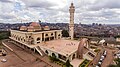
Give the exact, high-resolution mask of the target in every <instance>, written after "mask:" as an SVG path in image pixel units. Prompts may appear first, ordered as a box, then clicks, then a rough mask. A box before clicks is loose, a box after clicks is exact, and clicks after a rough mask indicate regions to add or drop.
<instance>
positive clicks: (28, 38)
mask: <svg viewBox="0 0 120 67" xmlns="http://www.w3.org/2000/svg"><path fill="white" fill-rule="evenodd" d="M69 12H70V23H69V35H70V39H65V38H63V37H62V33H61V32H62V30H57V29H56V30H55V29H54V30H53V29H50V27H49V26H44V27H42V26H41V25H40V24H39V23H37V22H31V23H30V25H29V26H21V27H20V28H19V30H10V32H11V36H10V37H9V38H10V39H11V40H12V41H13V42H15V43H18V44H19V46H22V47H24V48H25V49H29V50H31V51H34V52H38V53H39V55H40V56H44V55H48V56H56V58H58V59H59V60H61V61H63V62H66V61H67V60H68V59H69V60H70V61H72V60H74V59H75V58H77V59H89V60H92V59H93V58H94V57H95V56H96V53H95V52H93V51H92V50H90V48H89V43H88V40H87V39H86V38H83V39H81V40H80V41H77V40H74V37H73V35H74V12H75V7H74V5H73V3H71V6H70V9H69Z"/></svg>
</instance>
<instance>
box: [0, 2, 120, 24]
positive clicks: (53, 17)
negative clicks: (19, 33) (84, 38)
mask: <svg viewBox="0 0 120 67" xmlns="http://www.w3.org/2000/svg"><path fill="white" fill-rule="evenodd" d="M71 2H73V3H74V6H75V8H76V11H75V23H79V22H81V23H83V24H91V23H102V24H120V0H74V1H73V0H0V23H16V22H21V21H22V22H31V21H38V20H41V21H42V22H51V23H55V22H57V23H69V6H70V3H71Z"/></svg>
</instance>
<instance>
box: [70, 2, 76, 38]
mask: <svg viewBox="0 0 120 67" xmlns="http://www.w3.org/2000/svg"><path fill="white" fill-rule="evenodd" d="M69 12H70V23H69V36H70V37H71V39H73V38H74V12H75V7H74V6H73V3H71V6H70V9H69Z"/></svg>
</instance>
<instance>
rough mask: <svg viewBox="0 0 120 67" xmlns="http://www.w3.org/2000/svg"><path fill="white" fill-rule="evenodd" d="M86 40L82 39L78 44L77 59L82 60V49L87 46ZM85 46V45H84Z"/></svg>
mask: <svg viewBox="0 0 120 67" xmlns="http://www.w3.org/2000/svg"><path fill="white" fill-rule="evenodd" d="M86 43H88V39H87V38H83V39H82V40H81V41H80V43H79V46H78V50H77V57H78V58H79V59H82V58H83V48H84V47H86V46H88V44H86ZM85 44H86V45H85Z"/></svg>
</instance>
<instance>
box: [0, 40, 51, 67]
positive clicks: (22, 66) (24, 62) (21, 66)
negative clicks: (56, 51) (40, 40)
mask: <svg viewBox="0 0 120 67" xmlns="http://www.w3.org/2000/svg"><path fill="white" fill-rule="evenodd" d="M5 44H6V45H7V46H9V47H10V48H11V49H13V52H12V51H10V50H9V49H8V48H6V47H4V48H5V50H6V51H7V55H6V56H0V60H1V59H3V58H5V59H7V62H0V67H51V66H50V65H49V64H47V63H45V62H43V61H41V60H37V61H36V57H35V56H34V55H32V54H30V53H28V52H26V51H25V50H23V49H21V48H20V47H17V46H16V45H14V44H12V43H8V42H5Z"/></svg>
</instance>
